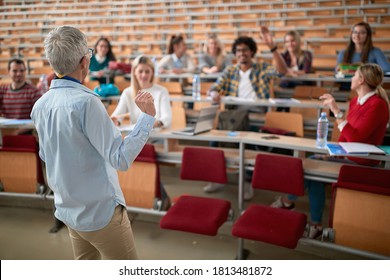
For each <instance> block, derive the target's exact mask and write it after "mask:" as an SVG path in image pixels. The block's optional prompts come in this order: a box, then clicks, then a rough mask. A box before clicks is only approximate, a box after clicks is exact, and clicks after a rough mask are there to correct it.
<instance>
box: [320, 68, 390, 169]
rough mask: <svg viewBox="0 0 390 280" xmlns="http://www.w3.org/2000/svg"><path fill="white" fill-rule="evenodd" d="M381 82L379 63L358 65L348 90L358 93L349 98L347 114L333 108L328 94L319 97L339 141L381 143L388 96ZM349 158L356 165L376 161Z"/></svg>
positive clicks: (332, 99) (387, 117)
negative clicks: (334, 118) (330, 117)
mask: <svg viewBox="0 0 390 280" xmlns="http://www.w3.org/2000/svg"><path fill="white" fill-rule="evenodd" d="M382 81H383V71H382V69H381V68H380V67H379V65H377V64H372V63H369V64H364V65H362V66H360V67H359V69H358V70H357V71H356V72H355V75H354V76H353V77H352V81H351V82H352V83H351V90H355V91H356V92H357V95H358V96H357V97H355V98H354V99H352V100H351V102H350V105H349V113H348V116H347V117H345V116H344V114H343V112H342V111H341V110H340V109H339V108H338V107H337V104H336V101H335V100H334V98H333V96H332V95H330V94H324V95H322V96H321V97H320V99H322V100H324V105H327V106H329V108H330V110H331V111H332V112H333V114H334V115H335V117H336V121H337V124H338V126H337V128H338V129H339V130H340V138H339V142H360V143H367V144H372V145H381V144H382V141H383V137H384V136H385V133H386V128H387V126H388V123H389V99H388V97H387V94H386V91H385V89H384V88H382V86H381V84H382ZM349 159H350V160H352V161H354V162H356V163H358V164H364V165H376V164H378V162H377V161H372V160H365V159H361V158H349Z"/></svg>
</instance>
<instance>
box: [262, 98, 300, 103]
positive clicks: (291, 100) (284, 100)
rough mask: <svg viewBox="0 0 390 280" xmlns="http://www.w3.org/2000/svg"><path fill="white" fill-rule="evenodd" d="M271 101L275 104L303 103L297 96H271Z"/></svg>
mask: <svg viewBox="0 0 390 280" xmlns="http://www.w3.org/2000/svg"><path fill="white" fill-rule="evenodd" d="M269 102H271V103H273V104H291V103H301V102H300V101H299V100H298V99H295V98H270V99H269Z"/></svg>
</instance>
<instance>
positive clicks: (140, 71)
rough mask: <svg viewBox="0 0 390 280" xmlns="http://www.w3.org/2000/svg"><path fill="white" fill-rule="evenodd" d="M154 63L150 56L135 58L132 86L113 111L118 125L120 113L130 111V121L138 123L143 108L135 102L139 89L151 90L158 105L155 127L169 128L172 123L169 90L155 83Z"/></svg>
mask: <svg viewBox="0 0 390 280" xmlns="http://www.w3.org/2000/svg"><path fill="white" fill-rule="evenodd" d="M153 82H154V65H153V62H152V61H151V60H150V58H148V57H146V56H142V55H141V56H138V57H137V58H135V59H134V61H133V63H132V67H131V86H130V87H128V88H126V89H125V90H124V91H123V93H122V95H121V97H120V100H119V103H118V106H117V107H116V109H115V111H114V112H113V113H112V115H111V118H112V120H113V121H114V123H115V124H116V125H119V124H120V122H121V121H122V119H123V117H119V118H118V117H117V116H119V115H122V116H123V114H125V113H128V114H129V116H130V123H131V124H132V125H134V124H136V123H137V121H138V118H139V116H140V115H141V113H142V112H141V110H140V109H139V108H138V106H137V105H136V104H135V97H136V93H137V92H138V91H140V90H141V91H147V92H149V93H150V94H151V95H152V96H153V99H154V104H155V107H156V116H155V118H156V121H155V123H154V125H153V127H155V128H158V127H161V128H168V127H170V126H171V123H172V109H171V104H170V100H169V92H168V90H167V89H166V88H165V87H163V86H160V85H157V84H154V83H153Z"/></svg>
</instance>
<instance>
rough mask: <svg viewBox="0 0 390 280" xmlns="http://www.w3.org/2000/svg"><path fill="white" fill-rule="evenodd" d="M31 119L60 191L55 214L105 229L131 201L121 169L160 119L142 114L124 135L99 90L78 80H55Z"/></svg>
mask: <svg viewBox="0 0 390 280" xmlns="http://www.w3.org/2000/svg"><path fill="white" fill-rule="evenodd" d="M31 119H32V120H33V122H34V125H35V127H36V129H37V132H38V137H39V148H40V149H39V155H40V157H41V159H42V160H43V161H45V162H46V174H47V180H48V184H49V186H50V188H51V189H52V190H53V192H54V202H55V207H56V212H55V216H56V217H57V218H58V219H59V220H61V221H63V222H64V223H65V224H66V225H68V226H69V227H70V228H72V229H75V230H78V231H95V230H99V229H102V228H104V227H105V226H106V225H107V224H108V223H109V222H110V220H111V218H112V215H113V213H114V209H115V207H116V206H117V205H118V204H121V205H126V204H125V199H124V196H123V193H122V191H121V188H120V185H119V180H118V175H117V169H119V170H127V169H128V168H129V167H130V165H131V163H132V162H133V161H134V159H135V158H136V157H137V155H138V153H139V152H140V151H141V149H142V147H143V146H144V144H145V143H146V141H147V139H148V137H149V133H150V131H151V130H152V128H153V124H154V121H155V118H154V117H152V116H149V115H147V114H145V113H142V115H141V116H140V118H139V119H138V122H137V124H136V126H135V127H134V130H133V131H132V132H131V133H130V134H129V135H128V136H126V137H125V138H124V139H123V140H122V136H121V133H120V131H119V129H118V128H117V127H115V125H114V124H113V122H112V120H111V119H110V117H109V116H108V114H107V111H106V109H105V108H104V105H103V103H102V102H101V101H100V100H99V98H98V97H97V96H96V94H95V93H93V92H92V91H91V90H90V89H88V88H86V87H85V86H83V85H82V84H80V83H78V82H75V81H71V80H67V79H55V80H53V81H52V83H51V86H50V90H49V91H48V92H47V93H46V94H44V95H43V96H42V97H41V98H40V99H39V100H38V102H36V103H35V106H34V108H33V110H32V112H31Z"/></svg>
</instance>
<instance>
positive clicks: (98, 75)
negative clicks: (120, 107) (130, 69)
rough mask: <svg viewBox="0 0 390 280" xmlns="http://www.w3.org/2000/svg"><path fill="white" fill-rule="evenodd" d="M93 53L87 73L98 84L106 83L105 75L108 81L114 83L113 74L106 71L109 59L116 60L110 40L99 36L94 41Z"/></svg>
mask: <svg viewBox="0 0 390 280" xmlns="http://www.w3.org/2000/svg"><path fill="white" fill-rule="evenodd" d="M93 52H94V55H93V56H92V57H91V63H90V65H89V71H90V73H89V75H90V79H91V80H97V81H99V83H100V84H106V83H107V75H108V77H109V79H108V80H109V82H110V83H111V84H113V83H114V75H113V74H110V73H109V72H108V65H109V63H110V61H116V58H115V55H114V53H113V51H112V47H111V43H110V41H109V40H108V39H107V38H105V37H101V38H99V40H98V41H97V42H96V44H95V47H94V49H93Z"/></svg>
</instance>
